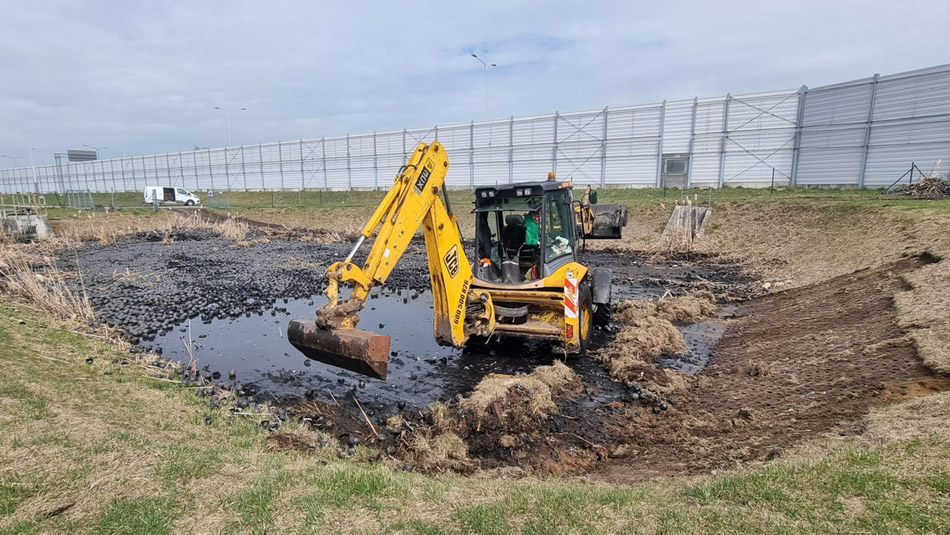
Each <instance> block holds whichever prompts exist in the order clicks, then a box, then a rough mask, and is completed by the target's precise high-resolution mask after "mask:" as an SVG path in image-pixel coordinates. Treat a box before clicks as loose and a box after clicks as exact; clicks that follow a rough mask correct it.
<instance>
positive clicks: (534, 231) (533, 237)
mask: <svg viewBox="0 0 950 535" xmlns="http://www.w3.org/2000/svg"><path fill="white" fill-rule="evenodd" d="M524 243H525V245H540V244H541V225H540V224H539V223H538V222H537V221H535V220H534V218H533V217H531V212H528V213H527V214H526V215H525V217H524Z"/></svg>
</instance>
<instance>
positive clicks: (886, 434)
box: [865, 392, 950, 442]
mask: <svg viewBox="0 0 950 535" xmlns="http://www.w3.org/2000/svg"><path fill="white" fill-rule="evenodd" d="M947 422H950V392H940V393H937V394H931V395H929V396H925V397H920V398H916V399H911V400H908V401H905V402H903V403H898V404H896V405H890V406H887V407H881V408H877V409H874V410H872V411H871V413H870V414H869V415H868V417H867V430H866V431H865V437H867V438H870V439H874V440H880V441H884V442H894V441H905V440H913V439H915V438H925V437H932V436H938V437H943V438H944V439H948V438H950V426H948V425H947Z"/></svg>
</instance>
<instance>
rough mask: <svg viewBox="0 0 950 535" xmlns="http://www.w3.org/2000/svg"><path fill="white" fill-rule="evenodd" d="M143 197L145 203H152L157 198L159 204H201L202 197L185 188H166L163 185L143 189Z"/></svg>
mask: <svg viewBox="0 0 950 535" xmlns="http://www.w3.org/2000/svg"><path fill="white" fill-rule="evenodd" d="M142 199H143V200H142V202H143V203H145V204H152V202H154V201H155V200H156V199H158V204H184V205H185V206H194V205H196V204H201V199H200V198H198V196H197V195H195V194H194V193H192V192H190V191H188V190H186V189H185V188H166V187H162V186H149V187H147V188H145V189H144V190H142Z"/></svg>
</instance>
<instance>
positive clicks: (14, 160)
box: [0, 154, 23, 168]
mask: <svg viewBox="0 0 950 535" xmlns="http://www.w3.org/2000/svg"><path fill="white" fill-rule="evenodd" d="M0 158H9V159H11V160H13V167H14V168H15V167H16V161H17V160H22V159H23V156H7V155H6V154H0Z"/></svg>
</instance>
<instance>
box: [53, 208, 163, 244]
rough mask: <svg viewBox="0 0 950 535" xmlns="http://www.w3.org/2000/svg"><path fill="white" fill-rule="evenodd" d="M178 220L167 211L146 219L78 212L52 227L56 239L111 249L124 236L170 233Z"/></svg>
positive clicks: (58, 221)
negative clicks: (95, 243) (105, 246)
mask: <svg viewBox="0 0 950 535" xmlns="http://www.w3.org/2000/svg"><path fill="white" fill-rule="evenodd" d="M179 217H180V216H179V214H177V213H174V212H171V211H167V210H163V211H161V212H158V213H155V214H148V215H146V216H143V215H142V214H134V213H123V212H77V213H74V214H70V215H68V216H66V217H62V218H59V219H54V220H52V221H51V224H52V226H53V230H54V232H56V235H57V236H60V237H62V238H64V239H65V240H67V241H69V242H72V243H73V244H79V243H82V242H85V241H98V242H100V243H102V244H104V245H108V244H112V243H115V241H116V239H118V238H119V237H121V236H124V235H128V234H135V233H138V232H144V231H150V230H157V231H162V230H166V229H169V228H171V227H172V226H174V224H175V222H176V221H177V220H178V219H179Z"/></svg>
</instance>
